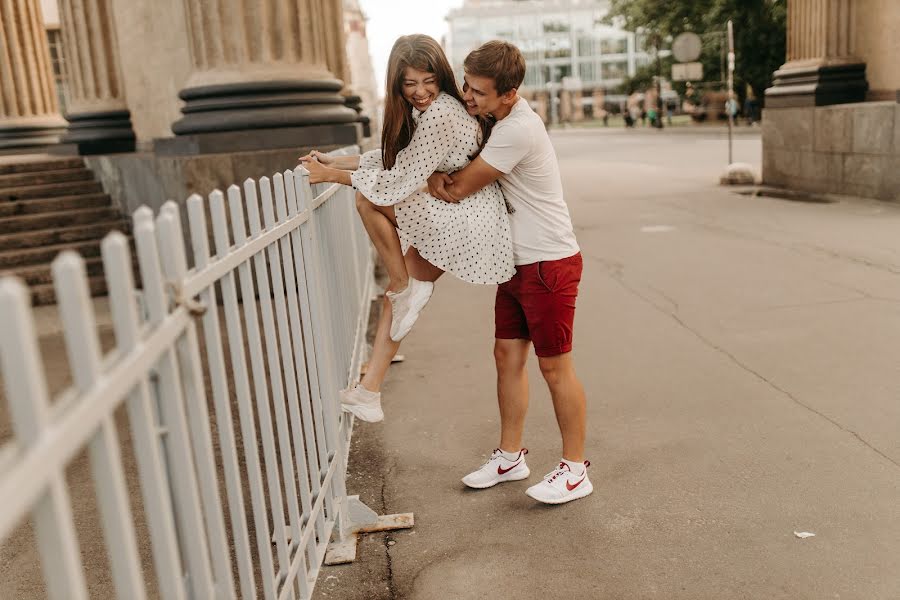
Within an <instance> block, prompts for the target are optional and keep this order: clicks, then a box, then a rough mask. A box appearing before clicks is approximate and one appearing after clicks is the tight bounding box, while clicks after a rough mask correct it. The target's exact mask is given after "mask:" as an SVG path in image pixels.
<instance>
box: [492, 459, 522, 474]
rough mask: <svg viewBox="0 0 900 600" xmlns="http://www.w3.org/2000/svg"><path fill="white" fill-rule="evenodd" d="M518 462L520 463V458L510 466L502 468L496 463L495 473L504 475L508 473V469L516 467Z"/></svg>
mask: <svg viewBox="0 0 900 600" xmlns="http://www.w3.org/2000/svg"><path fill="white" fill-rule="evenodd" d="M520 464H522V461H521V460H520V461H519V462H517V463H516V464H514V465H513V466H511V467H510V468H508V469H504V468H503V467H501V466H499V465H497V475H506V474H507V473H509V472H510V471H512V470H513V469H515V468H516V467H518V466H519V465H520Z"/></svg>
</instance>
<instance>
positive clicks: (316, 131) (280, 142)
mask: <svg viewBox="0 0 900 600" xmlns="http://www.w3.org/2000/svg"><path fill="white" fill-rule="evenodd" d="M361 133H362V126H361V125H360V124H359V123H355V122H351V123H340V124H334V125H311V126H307V127H277V128H259V129H244V130H242V131H220V132H210V133H193V134H183V135H178V136H176V137H171V138H158V139H156V140H153V151H154V153H155V154H156V155H158V156H194V155H200V154H221V153H229V152H253V151H259V150H276V149H281V148H301V147H307V148H316V147H324V146H349V145H353V144H356V143H358V142H359V139H360V135H361ZM298 156H299V155H298Z"/></svg>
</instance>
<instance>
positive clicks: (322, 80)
mask: <svg viewBox="0 0 900 600" xmlns="http://www.w3.org/2000/svg"><path fill="white" fill-rule="evenodd" d="M352 4H355V2H354V3H352ZM251 5H252V6H251ZM0 28H2V30H0V34H2V35H0V57H2V58H0V83H2V85H0V152H2V153H4V154H11V153H12V154H15V153H21V154H26V153H33V152H47V151H50V152H53V153H56V154H61V153H76V154H80V155H83V156H85V157H86V158H85V161H86V163H87V166H88V167H89V168H90V169H92V170H93V171H94V173H95V174H96V176H97V178H98V179H100V180H101V182H102V183H103V186H104V188H105V189H106V190H107V191H108V193H110V195H112V196H113V198H114V200H115V201H116V203H117V204H118V205H119V207H120V208H121V209H122V210H123V211H124V212H125V213H126V214H130V213H131V211H133V210H134V208H136V206H137V205H139V204H141V203H143V202H150V203H151V204H152V203H153V202H154V201H157V200H158V201H159V202H162V201H163V200H164V199H166V198H185V197H187V195H189V194H190V193H193V192H199V193H201V194H204V193H208V192H210V191H212V189H214V188H216V187H224V186H227V185H229V184H231V183H232V182H235V181H242V180H243V179H245V178H247V177H258V176H259V175H260V174H264V173H272V172H275V171H280V170H283V169H285V168H289V167H292V166H294V165H295V164H296V158H297V156H299V154H298V152H300V151H302V150H306V149H309V148H313V147H316V148H320V149H328V148H334V147H338V146H343V145H347V144H354V143H358V142H360V141H361V137H362V133H363V131H364V125H365V123H366V118H365V117H364V115H361V114H360V113H361V111H362V109H361V105H360V98H359V97H358V96H357V95H356V93H355V92H354V89H353V86H352V85H351V84H350V80H351V66H350V64H349V61H348V58H347V47H346V40H347V36H346V34H345V33H346V30H347V22H346V21H345V15H344V0H258V1H255V2H253V3H250V4H248V3H243V2H238V1H237V0H15V1H14V2H0ZM363 33H364V29H363ZM363 38H364V36H363ZM357 54H359V53H358V52H357ZM365 54H366V55H367V52H366V53H365ZM355 60H356V57H355ZM368 65H369V67H368V70H369V71H371V66H370V65H371V63H370V62H369V63H368ZM361 72H363V73H364V72H365V68H364V69H362V71H361ZM363 87H365V84H364V86H363Z"/></svg>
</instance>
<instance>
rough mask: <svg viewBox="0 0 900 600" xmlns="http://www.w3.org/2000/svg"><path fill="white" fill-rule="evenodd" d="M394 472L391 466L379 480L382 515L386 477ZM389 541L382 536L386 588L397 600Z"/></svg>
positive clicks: (386, 536)
mask: <svg viewBox="0 0 900 600" xmlns="http://www.w3.org/2000/svg"><path fill="white" fill-rule="evenodd" d="M393 470H394V467H393V465H391V466H390V467H388V470H387V473H385V475H384V479H382V480H381V512H382V514H387V513H388V511H387V494H386V493H385V488H387V478H388V475H390V474H391V472H392V471H393ZM390 541H391V536H390V534H389V533H385V534H384V554H385V558H386V559H387V586H388V598H390V600H396V598H397V589H396V587H394V565H393V560H392V558H391V546H390V544H389V542H390Z"/></svg>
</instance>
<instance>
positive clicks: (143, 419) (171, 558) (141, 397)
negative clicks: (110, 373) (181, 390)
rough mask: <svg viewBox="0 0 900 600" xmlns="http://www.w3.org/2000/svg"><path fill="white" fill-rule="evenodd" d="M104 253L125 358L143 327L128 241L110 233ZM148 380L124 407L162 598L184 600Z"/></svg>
mask: <svg viewBox="0 0 900 600" xmlns="http://www.w3.org/2000/svg"><path fill="white" fill-rule="evenodd" d="M101 252H102V255H103V271H104V273H105V274H106V281H107V285H108V289H109V302H110V312H111V313H112V321H113V328H114V331H115V335H116V346H117V347H118V349H119V351H120V352H122V353H123V354H128V353H130V352H133V351H134V350H135V349H136V347H137V346H138V344H139V343H140V322H139V317H138V308H137V304H136V302H135V295H134V278H133V275H132V262H131V253H130V251H129V248H128V239H127V238H126V237H125V236H124V235H122V234H121V233H118V232H114V233H111V234H109V235H108V236H106V238H105V239H104V240H103V243H102V244H101ZM148 376H149V374H145V377H143V378H142V379H141V381H140V382H139V383H138V385H136V386H135V387H134V388H133V389H132V390H131V391H130V392H129V394H128V399H127V401H126V405H125V406H126V409H127V411H128V420H129V425H130V426H131V432H132V437H133V439H134V447H135V456H136V459H137V463H138V472H139V474H140V481H141V495H142V498H143V506H144V513H145V514H146V516H147V525H148V529H149V532H150V541H151V550H152V552H153V562H154V565H155V570H156V576H157V584H158V586H159V592H160V596H161V597H162V598H163V599H164V600H183V599H184V598H185V592H184V586H183V585H182V584H181V576H180V572H181V558H180V552H179V549H178V539H177V537H176V534H175V516H174V514H173V513H172V505H171V501H170V497H171V496H170V494H171V492H170V490H169V481H168V479H167V478H166V474H165V470H164V466H163V458H162V455H161V448H160V446H159V442H158V437H157V430H156V427H157V422H156V415H155V414H154V413H155V411H154V409H153V407H152V405H151V402H152V399H151V397H150V389H149V384H148Z"/></svg>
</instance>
